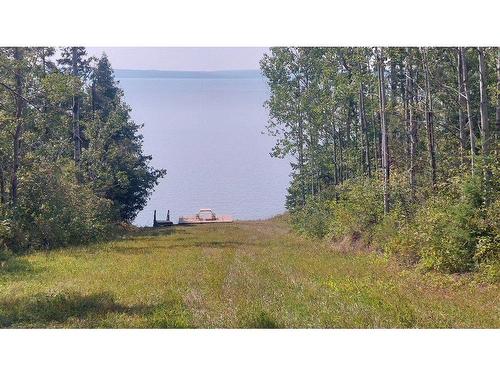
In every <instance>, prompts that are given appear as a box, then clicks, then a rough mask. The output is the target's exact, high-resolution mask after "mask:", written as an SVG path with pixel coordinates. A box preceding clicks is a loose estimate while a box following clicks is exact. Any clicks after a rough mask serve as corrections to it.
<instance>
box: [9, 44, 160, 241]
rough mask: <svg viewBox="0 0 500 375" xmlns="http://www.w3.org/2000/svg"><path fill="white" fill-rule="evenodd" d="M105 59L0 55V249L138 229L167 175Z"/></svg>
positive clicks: (24, 51)
mask: <svg viewBox="0 0 500 375" xmlns="http://www.w3.org/2000/svg"><path fill="white" fill-rule="evenodd" d="M130 111H131V109H130V107H129V106H128V105H127V104H126V103H125V101H124V99H123V92H122V90H121V89H120V88H119V86H118V82H117V81H116V80H115V78H114V72H113V69H112V67H111V64H110V62H109V60H108V58H107V57H106V55H105V54H103V55H102V56H101V57H99V58H95V57H89V56H87V52H86V50H85V48H83V47H64V48H61V49H60V50H59V51H57V50H56V49H55V48H52V47H4V48H0V215H1V222H0V223H1V225H0V245H2V246H3V247H9V248H12V249H22V248H28V247H37V246H43V247H47V248H49V247H53V246H58V245H64V244H68V243H81V242H86V241H88V240H89V239H93V238H97V237H99V236H102V235H105V233H106V232H107V231H108V230H109V229H110V224H111V223H116V222H131V221H132V220H133V219H134V218H135V216H136V215H137V213H138V212H139V211H140V210H141V209H142V208H143V207H144V206H145V204H146V202H147V199H148V196H149V195H150V194H151V192H152V189H153V188H154V186H155V185H156V184H157V183H158V180H159V179H160V178H161V177H163V176H164V174H165V171H164V170H159V169H155V168H153V167H152V166H151V165H150V161H151V157H150V156H147V155H144V153H143V150H142V137H141V135H140V134H139V130H140V128H141V125H138V124H136V123H134V122H133V121H132V119H131V117H130Z"/></svg>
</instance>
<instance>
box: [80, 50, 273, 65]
mask: <svg viewBox="0 0 500 375" xmlns="http://www.w3.org/2000/svg"><path fill="white" fill-rule="evenodd" d="M86 48H87V53H88V55H94V56H100V55H101V54H102V53H103V52H105V53H106V54H107V55H108V58H109V60H110V61H111V65H112V66H113V69H142V70H148V69H151V70H198V71H212V70H243V69H259V61H260V59H261V58H262V56H263V55H264V53H265V52H266V51H267V50H268V48H267V47H86Z"/></svg>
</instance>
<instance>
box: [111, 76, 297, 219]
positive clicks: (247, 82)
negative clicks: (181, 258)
mask: <svg viewBox="0 0 500 375" xmlns="http://www.w3.org/2000/svg"><path fill="white" fill-rule="evenodd" d="M117 78H118V79H119V80H120V85H121V87H122V88H123V89H124V92H125V100H126V101H127V103H128V104H129V105H130V106H131V107H132V117H133V119H134V120H135V121H136V122H138V123H144V124H145V126H144V128H143V129H142V133H143V135H144V150H145V152H146V153H147V154H150V155H152V156H153V165H154V166H155V167H157V168H165V169H166V170H167V176H166V177H165V178H164V179H163V180H162V181H161V182H160V185H158V186H157V187H156V190H155V192H154V193H153V195H152V197H151V200H150V201H149V203H148V205H147V207H146V208H145V209H144V210H143V211H142V212H140V213H139V215H138V217H137V219H136V222H135V223H136V224H137V225H141V226H142V225H151V224H152V219H153V210H154V209H156V210H158V219H162V220H163V219H165V216H166V210H167V209H170V215H171V220H172V221H174V222H177V219H178V217H179V216H181V215H187V214H193V213H195V212H197V211H198V209H199V208H205V207H207V208H212V209H213V210H214V211H215V212H216V213H221V214H229V215H233V216H234V218H235V219H240V220H244V219H264V218H269V217H271V216H273V215H275V214H278V213H282V212H283V211H284V202H285V194H286V188H287V186H288V181H289V177H288V174H289V165H288V162H287V161H285V160H279V159H274V158H271V157H270V156H269V152H270V151H271V148H272V146H273V144H274V141H273V139H272V138H271V137H269V136H268V135H264V134H261V132H262V131H263V130H264V129H265V125H266V122H267V111H266V109H265V108H263V106H262V105H263V103H264V101H265V100H266V98H267V96H268V90H267V87H266V84H265V82H264V80H263V79H260V78H255V79H204V78H196V79H192V78H187V79H177V78H122V77H120V76H119V75H117Z"/></svg>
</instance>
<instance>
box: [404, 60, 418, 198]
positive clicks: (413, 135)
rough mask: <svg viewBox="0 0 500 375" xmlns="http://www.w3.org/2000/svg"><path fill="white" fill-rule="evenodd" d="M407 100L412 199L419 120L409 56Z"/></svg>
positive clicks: (415, 182) (413, 196)
mask: <svg viewBox="0 0 500 375" xmlns="http://www.w3.org/2000/svg"><path fill="white" fill-rule="evenodd" d="M405 63H406V85H405V86H406V87H405V88H406V100H407V103H408V104H407V108H408V122H409V138H410V189H411V197H412V201H414V200H415V191H416V186H417V177H416V176H417V174H416V168H415V159H416V156H417V122H416V119H415V113H414V109H413V106H414V102H413V68H412V61H411V58H410V57H409V56H407V58H406V61H405Z"/></svg>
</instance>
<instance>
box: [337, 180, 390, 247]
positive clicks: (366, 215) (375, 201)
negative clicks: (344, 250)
mask: <svg viewBox="0 0 500 375" xmlns="http://www.w3.org/2000/svg"><path fill="white" fill-rule="evenodd" d="M338 195H339V199H338V200H335V201H332V202H331V205H330V209H331V211H332V212H331V217H332V219H331V221H330V224H329V235H330V236H331V237H332V238H336V239H339V238H342V237H346V236H349V237H359V236H360V235H361V234H362V233H367V232H369V231H370V229H371V228H373V226H374V225H375V224H376V223H378V222H379V221H380V220H381V219H382V217H383V214H384V208H383V205H382V189H381V186H380V184H378V182H377V181H376V180H373V179H364V178H363V179H353V180H349V181H348V182H345V183H344V184H343V185H341V186H340V188H339V194H338Z"/></svg>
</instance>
